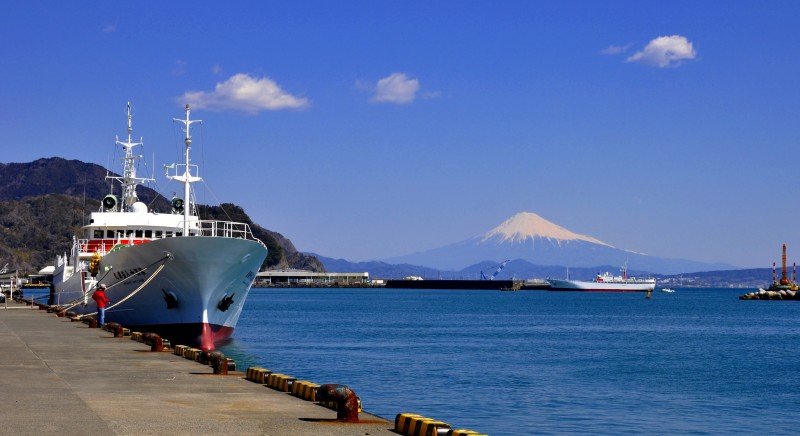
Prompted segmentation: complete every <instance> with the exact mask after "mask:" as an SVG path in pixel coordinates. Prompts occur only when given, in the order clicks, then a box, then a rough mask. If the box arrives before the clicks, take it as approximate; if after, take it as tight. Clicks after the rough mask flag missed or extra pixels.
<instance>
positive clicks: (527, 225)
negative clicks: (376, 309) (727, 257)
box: [382, 212, 736, 274]
mask: <svg viewBox="0 0 800 436" xmlns="http://www.w3.org/2000/svg"><path fill="white" fill-rule="evenodd" d="M506 259H510V260H517V259H522V260H525V261H527V262H530V263H532V264H535V265H559V266H565V267H595V266H614V267H620V266H622V265H624V264H626V263H627V264H628V265H629V266H630V268H631V270H632V271H633V270H635V271H646V272H650V273H657V274H679V273H684V272H695V271H710V270H719V269H735V268H736V267H733V266H731V265H726V264H721V263H717V264H715V263H703V262H696V261H692V260H685V259H665V258H658V257H654V256H649V255H646V254H642V253H636V252H633V251H629V250H623V249H619V248H616V247H614V246H612V245H611V244H608V243H606V242H603V241H601V240H599V239H596V238H593V237H591V236H586V235H580V234H577V233H574V232H572V231H570V230H567V229H565V228H563V227H561V226H559V225H557V224H555V223H552V222H550V221H548V220H546V219H544V218H542V217H540V216H539V215H537V214H535V213H531V212H521V213H518V214H516V215H514V216H512V217H511V218H509V219H507V220H506V221H504V222H503V223H501V224H500V225H498V226H497V227H495V228H493V229H492V230H489V231H488V232H486V233H484V234H482V235H478V236H475V237H473V238H470V239H467V240H464V241H461V242H456V243H454V244H450V245H446V246H444V247H440V248H435V249H431V250H426V251H421V252H417V253H412V254H408V255H405V256H398V257H392V258H388V259H382V260H383V261H384V262H387V263H391V264H398V263H407V264H413V265H424V266H427V267H431V268H438V269H441V270H458V269H461V268H465V267H467V266H469V265H474V264H476V263H479V262H482V261H495V262H498V263H499V262H502V261H503V260H506Z"/></svg>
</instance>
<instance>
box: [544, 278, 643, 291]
mask: <svg viewBox="0 0 800 436" xmlns="http://www.w3.org/2000/svg"><path fill="white" fill-rule="evenodd" d="M548 282H549V283H550V290H551V291H580V292H648V291H652V290H653V289H654V288H655V286H656V283H655V280H653V281H649V280H648V281H641V282H584V281H579V280H554V279H549V280H548Z"/></svg>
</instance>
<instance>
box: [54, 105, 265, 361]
mask: <svg viewBox="0 0 800 436" xmlns="http://www.w3.org/2000/svg"><path fill="white" fill-rule="evenodd" d="M175 121H178V122H182V123H183V124H185V130H186V138H185V140H184V142H185V143H186V151H185V156H184V158H185V162H184V163H183V164H178V165H173V166H170V167H168V168H171V169H174V171H175V172H174V174H173V175H171V176H169V175H168V178H170V179H172V180H176V181H178V182H180V183H182V184H183V188H184V192H183V198H178V197H176V198H174V199H172V210H171V211H166V212H162V213H159V212H158V210H148V208H147V205H145V204H144V203H142V202H140V201H139V199H138V198H137V195H136V186H137V185H139V184H141V183H143V182H144V181H147V180H150V179H145V178H140V177H137V176H136V161H137V160H138V159H139V158H140V157H141V156H136V155H134V154H133V148H134V147H135V146H140V145H141V143H133V142H131V137H130V133H131V130H132V128H131V112H130V105H128V141H127V142H121V141H117V145H119V146H121V147H122V149H123V151H124V153H125V155H124V157H123V158H122V161H123V167H124V169H123V174H122V176H120V177H109V178H111V179H114V180H117V181H118V182H120V183H121V185H122V198H121V199H120V200H119V201H118V200H117V197H116V196H114V195H107V196H106V197H105V198H104V199H103V201H102V203H101V206H100V210H99V211H97V212H92V213H91V215H90V217H89V224H88V225H86V226H83V228H82V229H81V233H80V234H79V235H77V236H75V237H74V238H73V246H72V250H71V253H70V254H69V255H67V254H64V256H57V258H56V264H55V269H54V271H53V287H54V295H53V304H56V305H60V306H61V307H62V308H64V309H65V310H67V311H73V312H76V313H78V314H86V315H91V314H93V313H95V312H96V306H95V304H94V302H93V301H91V295H92V293H94V291H95V289H96V288H97V287H98V286H99V285H100V284H101V283H103V284H105V285H107V286H108V289H107V291H106V295H107V296H108V298H109V299H110V300H111V304H110V305H109V307H107V309H106V321H107V322H117V323H119V324H121V325H123V326H124V327H127V328H130V329H131V330H134V329H135V330H137V331H140V332H154V333H158V334H160V335H161V336H162V337H164V338H166V339H170V340H171V341H172V342H173V343H179V344H186V345H200V346H202V347H203V348H206V349H209V348H213V347H214V344H215V343H217V342H220V341H222V340H224V339H227V338H228V337H229V336H230V335H231V334H232V333H233V329H234V327H235V326H236V323H237V321H238V319H239V315H240V313H241V311H242V306H243V305H244V302H245V299H246V298H247V294H248V293H249V291H250V288H251V286H252V285H253V281H254V280H255V277H256V273H257V272H258V270H259V268H260V267H261V264H262V262H263V261H264V259H265V258H266V256H267V248H266V246H265V245H264V244H263V243H262V242H261V241H259V240H258V239H256V238H255V237H254V236H253V233H252V232H251V230H250V227H249V226H248V225H247V224H246V223H236V222H228V221H206V220H201V219H200V218H199V217H198V216H197V214H196V207H195V204H194V202H193V201H191V196H190V189H189V185H190V183H193V182H196V181H199V180H201V179H200V177H197V167H196V165H191V164H190V163H189V162H190V160H189V149H190V147H189V144H190V143H191V136H190V134H189V127H190V126H191V124H192V123H194V122H197V121H196V120H190V119H189V105H186V118H185V119H176V120H175Z"/></svg>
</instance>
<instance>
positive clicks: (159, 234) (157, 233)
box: [156, 230, 163, 238]
mask: <svg viewBox="0 0 800 436" xmlns="http://www.w3.org/2000/svg"><path fill="white" fill-rule="evenodd" d="M161 236H163V232H162V231H161V230H156V238H160V237H161Z"/></svg>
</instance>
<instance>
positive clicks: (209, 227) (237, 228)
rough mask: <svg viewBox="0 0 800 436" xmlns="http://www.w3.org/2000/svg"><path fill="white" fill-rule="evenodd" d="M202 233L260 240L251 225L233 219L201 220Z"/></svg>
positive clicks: (203, 234) (220, 236)
mask: <svg viewBox="0 0 800 436" xmlns="http://www.w3.org/2000/svg"><path fill="white" fill-rule="evenodd" d="M200 235H202V236H214V237H218V238H238V239H249V240H253V241H258V239H257V238H256V237H255V236H254V235H253V232H252V231H251V230H250V225H248V224H247V223H237V222H233V221H212V220H203V221H200ZM259 242H260V241H259Z"/></svg>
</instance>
